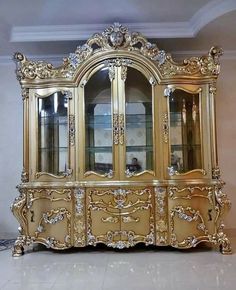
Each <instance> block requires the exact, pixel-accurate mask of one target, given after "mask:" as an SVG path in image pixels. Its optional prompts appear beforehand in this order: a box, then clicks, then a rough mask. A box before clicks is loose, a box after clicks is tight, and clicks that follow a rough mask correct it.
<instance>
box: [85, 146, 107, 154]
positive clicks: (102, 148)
mask: <svg viewBox="0 0 236 290" xmlns="http://www.w3.org/2000/svg"><path fill="white" fill-rule="evenodd" d="M85 150H86V151H87V152H90V153H111V152H112V146H96V147H86V148H85Z"/></svg>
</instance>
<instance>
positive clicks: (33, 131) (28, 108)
mask: <svg viewBox="0 0 236 290" xmlns="http://www.w3.org/2000/svg"><path fill="white" fill-rule="evenodd" d="M221 54H222V50H221V49H220V48H218V47H213V48H211V49H210V51H209V53H208V54H206V55H204V56H202V57H191V58H188V59H185V60H184V62H183V63H177V62H175V61H174V60H173V59H172V57H171V55H170V54H168V53H166V52H165V51H163V50H160V49H159V48H158V47H157V46H156V45H155V44H151V43H150V42H148V41H147V39H146V38H145V37H144V36H142V35H141V34H140V33H136V32H135V33H134V32H132V33H131V32H130V31H129V30H128V28H126V27H124V26H122V25H120V24H119V23H115V24H114V25H112V26H110V27H108V28H107V29H105V30H104V31H103V32H102V33H97V34H94V36H92V37H91V38H90V39H89V40H88V41H87V42H86V43H85V44H84V45H82V46H79V47H78V48H77V49H76V51H75V52H74V53H71V54H70V55H69V56H68V57H67V58H66V59H64V60H63V63H62V65H61V66H60V67H54V66H53V65H51V64H48V63H46V62H42V61H31V60H28V59H27V58H26V57H25V56H24V55H23V54H21V53H16V54H15V55H14V59H15V61H16V64H17V68H16V74H17V78H18V80H19V82H20V84H21V88H22V98H23V106H24V113H23V114H24V116H23V118H24V137H23V140H24V152H23V153H24V157H23V171H22V176H21V181H22V182H21V184H20V185H19V186H18V190H19V196H18V197H17V198H16V199H15V201H14V202H13V204H12V208H11V209H12V212H13V214H14V216H15V217H16V218H17V220H18V222H19V224H20V227H19V236H18V238H17V239H16V241H15V245H14V249H13V255H14V256H20V255H22V254H23V252H24V248H26V247H27V246H28V245H30V244H33V243H41V244H44V245H46V246H47V247H50V248H53V249H58V250H63V249H67V248H70V247H85V246H87V245H93V246H96V245H97V244H99V243H103V244H106V245H107V246H108V247H113V248H118V249H123V248H129V247H132V246H135V245H136V244H138V243H144V244H145V245H147V246H148V245H156V246H172V247H175V248H179V249H187V248H191V247H195V246H197V245H198V244H199V243H201V242H208V243H211V244H212V245H216V246H219V248H220V249H221V251H222V253H224V254H229V253H231V247H230V241H229V239H228V238H227V236H226V235H225V233H224V232H223V228H224V224H223V218H224V216H225V214H226V213H227V211H228V210H229V208H230V201H229V200H228V198H227V195H226V193H225V192H224V191H223V185H224V182H223V181H222V180H221V178H220V170H219V167H218V163H217V148H216V124H215V96H216V79H217V76H218V74H219V70H220V64H219V57H220V55H221Z"/></svg>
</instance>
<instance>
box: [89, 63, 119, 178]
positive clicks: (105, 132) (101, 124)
mask: <svg viewBox="0 0 236 290" xmlns="http://www.w3.org/2000/svg"><path fill="white" fill-rule="evenodd" d="M112 106H113V102H112V92H111V81H110V79H109V70H108V68H107V67H103V68H101V69H99V70H98V71H97V72H95V73H94V74H93V75H92V77H91V78H90V79H89V80H88V82H87V84H86V85H85V88H84V110H85V128H84V132H85V141H84V142H85V159H84V160H85V176H89V175H94V174H95V175H96V176H100V177H109V178H112V177H113V170H114V168H113V166H114V165H113V131H112V113H113V110H112Z"/></svg>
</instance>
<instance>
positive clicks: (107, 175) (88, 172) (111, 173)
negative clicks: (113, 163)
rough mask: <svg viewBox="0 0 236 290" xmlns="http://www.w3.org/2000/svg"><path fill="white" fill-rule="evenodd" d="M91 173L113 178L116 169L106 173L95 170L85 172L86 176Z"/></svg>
mask: <svg viewBox="0 0 236 290" xmlns="http://www.w3.org/2000/svg"><path fill="white" fill-rule="evenodd" d="M90 175H95V176H99V177H103V178H113V176H114V171H113V170H112V169H110V170H109V171H108V172H106V173H104V174H99V173H97V172H95V171H86V172H85V173H84V176H85V177H87V176H90Z"/></svg>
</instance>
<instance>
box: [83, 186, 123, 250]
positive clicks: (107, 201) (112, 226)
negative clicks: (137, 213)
mask: <svg viewBox="0 0 236 290" xmlns="http://www.w3.org/2000/svg"><path fill="white" fill-rule="evenodd" d="M120 202H121V201H119V197H118V192H117V191H116V190H114V189H107V188H99V189H87V232H88V236H87V240H88V241H87V242H88V244H89V245H96V244H97V243H104V244H107V245H109V244H112V243H113V242H116V241H119V240H120V234H119V231H120V214H119V212H120V211H119V206H120V205H121V203H120Z"/></svg>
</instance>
